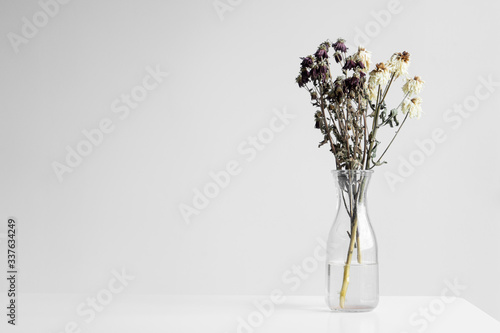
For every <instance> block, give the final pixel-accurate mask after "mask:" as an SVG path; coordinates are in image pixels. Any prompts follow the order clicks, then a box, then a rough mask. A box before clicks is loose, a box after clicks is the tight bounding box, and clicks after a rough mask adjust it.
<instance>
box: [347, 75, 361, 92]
mask: <svg viewBox="0 0 500 333" xmlns="http://www.w3.org/2000/svg"><path fill="white" fill-rule="evenodd" d="M345 85H346V87H347V88H348V89H350V90H352V89H356V87H357V86H358V85H359V74H357V73H354V75H353V76H351V77H349V78H347V79H346V80H345Z"/></svg>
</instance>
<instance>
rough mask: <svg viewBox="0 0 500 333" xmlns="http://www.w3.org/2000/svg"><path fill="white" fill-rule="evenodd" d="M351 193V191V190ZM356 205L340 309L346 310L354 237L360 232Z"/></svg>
mask: <svg viewBox="0 0 500 333" xmlns="http://www.w3.org/2000/svg"><path fill="white" fill-rule="evenodd" d="M349 191H351V189H349ZM356 210H357V209H356V205H355V206H354V210H353V212H352V215H351V216H352V217H351V241H350V243H349V251H348V252H347V259H346V262H345V266H344V278H343V280H342V289H341V290H340V308H341V309H344V308H345V296H346V293H347V287H348V286H349V273H350V270H351V260H352V253H353V252H354V243H355V239H356V238H355V237H354V235H356V234H357V232H358V214H357V211H356Z"/></svg>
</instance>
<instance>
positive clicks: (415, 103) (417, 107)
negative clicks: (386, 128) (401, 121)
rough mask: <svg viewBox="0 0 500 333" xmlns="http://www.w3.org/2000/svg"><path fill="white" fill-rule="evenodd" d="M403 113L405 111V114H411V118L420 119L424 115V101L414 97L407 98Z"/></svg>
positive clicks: (402, 108) (402, 109)
mask: <svg viewBox="0 0 500 333" xmlns="http://www.w3.org/2000/svg"><path fill="white" fill-rule="evenodd" d="M401 111H403V113H404V114H406V113H409V114H410V118H417V119H419V118H420V116H421V115H422V99H421V98H420V97H414V98H412V99H409V98H408V97H407V98H405V100H404V101H403V106H402V107H401Z"/></svg>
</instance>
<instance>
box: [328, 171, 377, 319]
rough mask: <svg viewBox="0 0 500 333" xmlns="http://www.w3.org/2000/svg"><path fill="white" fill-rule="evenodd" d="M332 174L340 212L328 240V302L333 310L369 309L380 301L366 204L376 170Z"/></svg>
mask: <svg viewBox="0 0 500 333" xmlns="http://www.w3.org/2000/svg"><path fill="white" fill-rule="evenodd" d="M332 173H333V176H334V181H335V184H336V187H337V190H338V211H337V216H336V218H335V221H334V223H333V226H332V228H331V230H330V234H329V236H328V243H327V261H326V263H327V268H326V272H327V277H326V279H327V281H326V282H327V304H328V306H329V307H330V309H331V310H333V311H344V312H361V311H370V310H373V309H374V308H375V307H376V306H377V304H378V300H379V287H378V258H377V241H376V239H375V233H374V232H373V229H372V226H371V224H370V219H369V217H368V211H367V207H366V191H367V188H368V183H369V180H370V177H371V175H372V173H373V171H367V170H334V171H333V172H332Z"/></svg>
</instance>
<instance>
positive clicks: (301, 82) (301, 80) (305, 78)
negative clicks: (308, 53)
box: [295, 68, 310, 88]
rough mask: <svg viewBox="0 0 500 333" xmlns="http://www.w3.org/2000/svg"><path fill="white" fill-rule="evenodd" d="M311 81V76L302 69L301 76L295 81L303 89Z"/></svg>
mask: <svg viewBox="0 0 500 333" xmlns="http://www.w3.org/2000/svg"><path fill="white" fill-rule="evenodd" d="M309 80H310V74H309V72H308V71H307V69H305V68H303V69H302V71H301V72H300V74H299V76H297V78H296V79H295V81H296V82H297V83H298V85H299V87H300V88H302V87H303V86H304V85H305V84H307V83H308V82H309Z"/></svg>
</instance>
